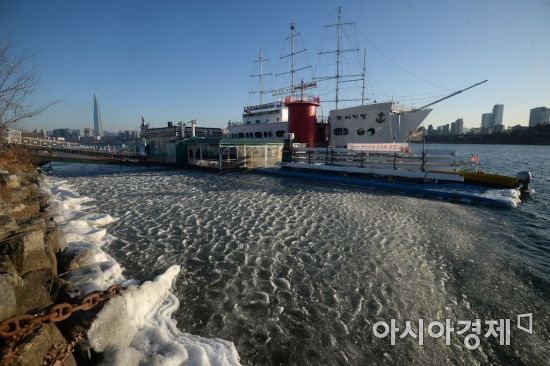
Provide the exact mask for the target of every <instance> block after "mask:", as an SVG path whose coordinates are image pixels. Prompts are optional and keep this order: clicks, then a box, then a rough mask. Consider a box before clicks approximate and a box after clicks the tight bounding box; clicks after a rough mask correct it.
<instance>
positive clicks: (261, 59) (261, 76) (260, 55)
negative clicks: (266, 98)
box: [250, 50, 271, 105]
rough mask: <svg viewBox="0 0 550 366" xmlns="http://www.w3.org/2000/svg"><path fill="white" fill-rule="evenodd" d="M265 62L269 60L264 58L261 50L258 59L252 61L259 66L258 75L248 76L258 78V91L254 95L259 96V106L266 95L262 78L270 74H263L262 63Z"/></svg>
mask: <svg viewBox="0 0 550 366" xmlns="http://www.w3.org/2000/svg"><path fill="white" fill-rule="evenodd" d="M265 61H269V59H266V58H264V53H263V50H260V54H259V56H258V59H257V60H255V61H254V62H258V63H259V64H260V73H259V74H255V75H250V77H253V78H255V77H257V78H260V91H258V92H256V93H259V94H260V105H262V104H263V95H264V94H265V93H266V92H265V91H264V76H267V75H271V73H270V72H268V73H264V62H265ZM253 93H255V92H253Z"/></svg>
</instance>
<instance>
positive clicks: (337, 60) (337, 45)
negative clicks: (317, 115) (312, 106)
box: [334, 7, 342, 109]
mask: <svg viewBox="0 0 550 366" xmlns="http://www.w3.org/2000/svg"><path fill="white" fill-rule="evenodd" d="M341 26H342V8H341V7H338V22H337V23H336V29H337V31H336V34H337V36H336V95H335V98H334V99H335V100H336V108H335V109H338V90H339V86H340V51H341V50H340V34H341V32H340V28H341Z"/></svg>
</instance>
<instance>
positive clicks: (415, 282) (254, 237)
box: [53, 146, 550, 365]
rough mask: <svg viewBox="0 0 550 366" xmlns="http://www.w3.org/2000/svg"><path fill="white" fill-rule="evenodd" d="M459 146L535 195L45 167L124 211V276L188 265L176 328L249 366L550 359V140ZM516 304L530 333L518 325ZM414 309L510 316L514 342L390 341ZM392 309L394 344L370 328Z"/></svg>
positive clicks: (119, 228)
mask: <svg viewBox="0 0 550 366" xmlns="http://www.w3.org/2000/svg"><path fill="white" fill-rule="evenodd" d="M457 149H458V150H459V152H465V151H472V152H479V153H480V154H481V156H482V159H484V158H485V159H487V160H486V162H485V164H486V166H488V167H491V164H493V165H499V166H500V169H499V170H500V171H503V170H504V171H505V172H507V173H514V174H515V172H517V171H518V170H523V169H529V170H532V171H533V172H534V174H535V182H536V183H534V184H533V187H534V188H535V189H536V190H537V192H538V193H537V196H536V197H535V199H533V200H531V201H528V202H527V203H526V204H524V205H522V206H521V207H519V208H518V209H495V208H490V207H480V206H467V205H461V204H452V203H446V202H439V201H431V200H426V199H421V198H414V197H407V196H403V195H399V194H393V193H384V192H379V191H374V190H365V189H358V188H353V187H345V186H330V185H326V184H315V183H311V182H307V181H302V180H292V179H280V178H275V177H265V176H260V175H254V174H240V173H226V174H212V173H206V172H200V171H173V170H162V169H158V170H154V171H151V170H150V169H149V170H147V169H138V168H119V167H107V166H94V165H70V164H57V165H55V164H54V173H53V174H54V175H56V176H60V177H62V178H63V179H66V180H67V181H68V183H69V184H72V185H73V186H74V187H75V188H76V189H77V190H78V191H79V193H80V194H81V195H84V196H90V197H92V198H94V199H96V205H97V210H98V211H100V212H107V213H109V214H110V215H112V216H115V217H118V218H119V219H120V220H119V221H118V222H116V223H115V224H113V226H111V227H110V228H109V233H110V234H112V235H113V236H115V237H116V240H114V241H113V242H112V243H111V244H110V245H109V246H108V247H107V248H106V250H107V251H108V252H109V253H110V254H112V255H113V256H114V257H115V258H116V259H117V260H118V261H119V262H120V263H121V265H123V266H124V267H125V270H126V272H125V273H126V274H127V277H138V278H151V277H153V276H154V274H157V273H159V272H160V271H162V270H164V269H166V268H167V267H168V266H170V265H172V264H179V265H182V267H183V273H182V275H180V277H179V279H178V281H177V284H176V286H177V288H176V290H175V293H176V295H177V296H178V298H179V299H180V301H181V306H180V309H179V310H178V312H177V314H176V317H177V319H178V324H179V326H180V327H181V328H182V329H184V330H185V331H186V332H189V333H192V334H197V335H201V336H206V337H217V338H223V339H226V340H230V341H232V342H234V343H235V345H236V347H237V349H238V351H239V354H240V356H241V362H242V363H243V364H246V365H279V364H282V365H285V364H295V365H302V364H306V365H307V364H311V365H319V364H328V365H344V364H352V365H365V364H383V363H387V364H418V365H425V364H434V365H435V364H438V365H440V364H458V365H470V364H476V363H478V364H515V365H517V364H527V365H544V364H550V363H549V359H550V328H549V327H550V325H549V324H550V306H549V300H550V249H549V245H550V244H549V237H550V236H549V233H550V229H549V224H550V218H549V210H548V204H547V202H548V201H547V199H548V197H549V186H550V175H549V174H550V170H548V163H547V162H546V161H545V160H544V159H545V156H548V153H549V152H550V148H548V147H539V148H526V147H504V146H497V147H491V146H468V147H465V146H458V147H457ZM514 149H515V150H514ZM484 155H485V157H484ZM487 155H488V156H490V157H492V158H491V159H489V157H488V156H487ZM499 159H500V160H499ZM503 167H504V168H503ZM506 170H509V171H506ZM535 170H537V171H536V172H535ZM523 313H533V321H534V324H533V331H534V333H533V334H532V335H529V334H527V333H526V332H523V331H520V330H518V329H517V328H516V324H515V322H516V316H517V315H518V314H523ZM420 318H422V319H424V320H425V323H426V324H428V323H429V322H430V321H432V320H440V321H442V322H445V319H450V320H451V322H453V323H455V325H456V323H457V321H458V320H472V319H476V318H479V319H482V320H489V319H500V318H504V319H512V329H511V332H512V333H511V345H510V346H501V345H499V344H498V343H499V341H498V338H496V339H495V338H489V339H485V338H483V336H481V338H482V340H481V345H480V347H479V348H478V349H477V350H468V349H467V348H466V347H465V345H464V336H466V335H467V334H470V333H465V334H463V335H461V336H458V335H456V334H452V335H451V337H450V343H451V344H450V345H448V346H447V345H445V340H444V338H440V339H437V340H434V339H431V338H429V337H428V335H427V333H426V334H425V339H424V345H423V346H419V345H418V340H415V339H414V338H411V337H410V336H408V337H406V338H404V339H401V338H399V335H400V334H401V333H402V332H403V329H404V324H405V321H406V320H411V321H412V322H413V323H416V325H414V326H413V329H414V330H416V329H417V326H418V323H417V322H418V319H420ZM391 319H396V324H397V326H398V327H399V328H401V331H400V332H398V334H397V339H396V345H395V346H392V345H390V339H389V336H388V337H386V338H384V339H379V338H376V337H375V336H374V335H373V331H372V327H373V324H374V323H375V322H377V321H380V320H383V321H386V322H388V323H389V322H390V320H391ZM485 331H486V328H484V332H485ZM425 332H426V330H425Z"/></svg>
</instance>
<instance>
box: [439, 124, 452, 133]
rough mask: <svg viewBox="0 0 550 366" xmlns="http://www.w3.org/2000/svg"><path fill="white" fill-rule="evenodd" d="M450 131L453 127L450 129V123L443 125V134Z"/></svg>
mask: <svg viewBox="0 0 550 366" xmlns="http://www.w3.org/2000/svg"><path fill="white" fill-rule="evenodd" d="M450 131H451V129H450V126H449V124H448V123H447V124H446V125H443V127H441V134H442V135H448V134H449V132H450Z"/></svg>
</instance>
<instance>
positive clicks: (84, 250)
mask: <svg viewBox="0 0 550 366" xmlns="http://www.w3.org/2000/svg"><path fill="white" fill-rule="evenodd" d="M96 253H97V246H96V245H95V244H93V243H86V242H74V243H71V245H70V246H68V247H67V248H65V250H63V251H62V252H61V254H60V255H59V257H58V258H57V261H58V269H59V272H61V273H64V272H68V271H71V270H74V269H76V268H78V267H80V266H82V265H83V264H86V263H89V262H90V261H92V262H94V260H93V258H94V256H95V254H96Z"/></svg>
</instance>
